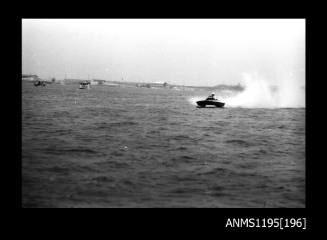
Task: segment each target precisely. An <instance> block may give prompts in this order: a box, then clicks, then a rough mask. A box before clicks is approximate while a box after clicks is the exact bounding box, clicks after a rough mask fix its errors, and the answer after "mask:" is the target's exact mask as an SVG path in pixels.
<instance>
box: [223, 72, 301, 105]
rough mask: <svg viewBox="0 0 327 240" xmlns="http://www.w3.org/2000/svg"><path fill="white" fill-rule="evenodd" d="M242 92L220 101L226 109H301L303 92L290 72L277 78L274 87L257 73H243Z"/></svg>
mask: <svg viewBox="0 0 327 240" xmlns="http://www.w3.org/2000/svg"><path fill="white" fill-rule="evenodd" d="M242 85H243V87H244V90H243V91H242V92H240V93H238V94H236V95H234V96H231V97H226V98H224V99H222V100H223V101H224V102H225V103H226V107H246V108H302V107H305V90H304V87H303V86H301V85H300V84H299V81H298V80H297V79H296V78H295V76H294V74H292V73H291V72H289V73H287V74H283V75H281V76H279V79H278V82H277V83H275V84H274V85H272V84H269V81H268V80H267V79H265V78H264V77H263V76H261V75H259V74H258V73H252V74H249V73H244V74H243V81H242Z"/></svg>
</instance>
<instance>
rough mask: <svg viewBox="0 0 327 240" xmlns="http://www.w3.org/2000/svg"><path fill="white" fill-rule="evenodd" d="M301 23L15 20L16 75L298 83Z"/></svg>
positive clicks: (302, 36)
mask: <svg viewBox="0 0 327 240" xmlns="http://www.w3.org/2000/svg"><path fill="white" fill-rule="evenodd" d="M304 64H305V20H304V19H74V20H68V19H23V20H22V72H23V73H24V74H37V75H39V76H40V77H43V78H48V77H55V78H57V79H63V78H64V77H65V74H66V76H67V78H84V79H87V78H88V76H89V77H90V79H91V78H97V79H107V80H121V79H122V78H123V79H124V81H135V82H164V81H166V82H168V83H171V84H184V85H202V86H213V85H217V84H222V83H225V84H236V83H238V82H239V81H240V78H241V76H242V73H244V72H253V71H256V72H259V73H260V74H262V75H265V76H266V77H267V78H269V79H271V80H272V81H273V79H274V78H275V77H276V72H278V71H289V72H293V73H295V74H298V75H299V77H300V78H301V79H302V81H303V79H304V68H305V65H304Z"/></svg>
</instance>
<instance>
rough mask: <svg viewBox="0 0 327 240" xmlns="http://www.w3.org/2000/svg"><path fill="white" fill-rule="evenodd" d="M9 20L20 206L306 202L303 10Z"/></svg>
mask: <svg viewBox="0 0 327 240" xmlns="http://www.w3.org/2000/svg"><path fill="white" fill-rule="evenodd" d="M20 21H21V38H22V39H21V43H22V46H21V47H22V56H21V57H22V59H21V68H22V72H21V99H22V101H21V110H22V112H21V115H22V117H21V148H22V149H21V154H22V155H21V191H22V200H21V201H22V207H23V208H306V144H305V135H306V126H305V122H306V121H305V118H306V94H305V93H306V79H305V78H306V61H305V60H306V59H305V58H306V19H305V18H293V19H292V18H290V19H286V18H285V19H283V18H249V19H247V18H244V19H242V18H228V19H224V18H221V19H219V18H203V19H201V18H194V19H191V18H182V19H177V18H171V19H164V18H148V19H145V18H142V19H137V18H120V19H117V18H116V19H115V18H112V19H109V18H108V19H106V18H100V19H99V18H94V19H92V18H88V19H82V18H75V19H68V18H67V19H66V18H21V19H20ZM19 81H20V79H19Z"/></svg>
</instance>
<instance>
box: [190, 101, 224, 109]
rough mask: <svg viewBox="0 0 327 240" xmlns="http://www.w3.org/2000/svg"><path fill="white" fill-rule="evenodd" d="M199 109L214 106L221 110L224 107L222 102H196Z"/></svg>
mask: <svg viewBox="0 0 327 240" xmlns="http://www.w3.org/2000/svg"><path fill="white" fill-rule="evenodd" d="M196 103H197V104H198V106H199V107H205V106H210V105H211V106H215V107H219V108H222V107H224V106H225V103H223V102H218V101H210V100H202V101H197V102H196Z"/></svg>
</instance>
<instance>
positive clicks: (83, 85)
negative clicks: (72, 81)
mask: <svg viewBox="0 0 327 240" xmlns="http://www.w3.org/2000/svg"><path fill="white" fill-rule="evenodd" d="M89 88H90V83H89V82H80V84H79V89H89Z"/></svg>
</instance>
